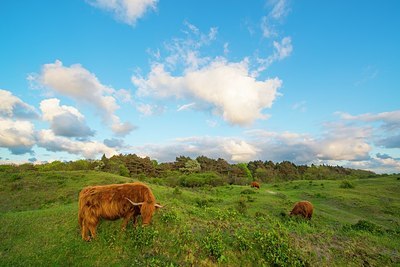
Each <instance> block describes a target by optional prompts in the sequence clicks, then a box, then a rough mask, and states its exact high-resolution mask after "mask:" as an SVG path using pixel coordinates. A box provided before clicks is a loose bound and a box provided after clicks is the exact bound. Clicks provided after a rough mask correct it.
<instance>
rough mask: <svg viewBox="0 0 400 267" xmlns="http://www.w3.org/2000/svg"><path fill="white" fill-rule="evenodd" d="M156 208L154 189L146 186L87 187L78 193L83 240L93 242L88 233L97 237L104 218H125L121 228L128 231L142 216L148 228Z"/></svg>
mask: <svg viewBox="0 0 400 267" xmlns="http://www.w3.org/2000/svg"><path fill="white" fill-rule="evenodd" d="M139 204H140V205H139ZM135 205H136V206H135ZM156 206H157V204H156V200H155V197H154V195H153V193H152V192H151V189H150V188H149V187H148V186H146V185H145V184H143V183H139V182H135V183H128V184H112V185H103V186H89V187H86V188H84V189H82V191H81V192H80V193H79V213H78V221H79V225H80V227H81V234H82V239H84V240H86V241H88V240H90V236H89V232H90V234H91V236H92V237H93V238H95V237H96V227H97V224H98V223H99V220H100V219H101V218H102V219H105V220H116V219H119V218H123V219H124V220H123V222H122V228H123V229H125V228H126V225H127V224H128V222H129V220H131V219H132V218H133V222H134V224H136V217H137V216H139V215H141V216H142V223H143V225H147V224H149V223H150V221H151V218H152V216H153V213H154V210H155V208H156Z"/></svg>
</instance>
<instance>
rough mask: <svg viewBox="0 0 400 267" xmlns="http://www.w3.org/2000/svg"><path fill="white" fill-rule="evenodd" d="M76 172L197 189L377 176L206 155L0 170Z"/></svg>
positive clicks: (120, 158) (58, 163) (123, 157)
mask: <svg viewBox="0 0 400 267" xmlns="http://www.w3.org/2000/svg"><path fill="white" fill-rule="evenodd" d="M1 170H4V171H7V170H8V171H18V170H20V171H76V170H97V171H103V172H109V173H113V174H117V175H120V176H126V177H132V178H137V179H139V180H143V179H152V181H153V183H157V184H162V185H168V186H184V187H199V186H204V185H210V186H219V185H227V184H230V185H232V184H235V185H247V184H249V183H250V182H251V181H259V182H263V183H273V182H284V181H292V180H337V179H360V178H369V177H376V174H375V173H373V172H370V171H365V170H355V169H349V168H344V167H341V166H327V165H320V166H316V165H311V166H306V165H300V166H297V165H296V164H294V163H291V162H289V161H283V162H278V163H274V162H272V161H265V162H263V161H261V160H256V161H250V162H248V163H239V164H230V163H228V162H227V161H226V160H224V159H221V158H219V159H217V160H215V159H211V158H208V157H205V156H200V157H197V158H196V159H191V158H189V157H185V156H180V157H177V158H176V160H175V161H174V162H167V163H158V162H157V161H156V160H151V159H150V158H149V157H144V158H142V157H139V156H137V155H135V154H128V155H117V156H113V157H111V158H106V156H105V155H103V157H102V158H101V160H77V161H70V162H61V161H53V162H51V163H47V164H41V165H33V164H28V163H27V164H22V165H19V166H16V165H3V166H0V171H1Z"/></svg>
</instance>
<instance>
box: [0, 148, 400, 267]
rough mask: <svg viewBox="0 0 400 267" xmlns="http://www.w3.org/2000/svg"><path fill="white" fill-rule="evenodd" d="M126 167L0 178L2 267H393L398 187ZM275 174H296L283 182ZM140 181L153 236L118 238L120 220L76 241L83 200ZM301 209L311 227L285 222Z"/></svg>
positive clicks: (98, 165) (108, 163)
mask: <svg viewBox="0 0 400 267" xmlns="http://www.w3.org/2000/svg"><path fill="white" fill-rule="evenodd" d="M129 158H132V159H137V158H139V157H136V156H135V155H127V156H117V157H113V158H110V159H106V158H105V157H103V159H102V160H100V161H86V160H85V161H77V162H67V163H64V162H53V163H49V164H44V165H31V164H25V165H20V166H12V165H7V166H0V236H1V237H2V238H1V242H0V266H48V265H56V266H60V265H61V266H64V265H68V266H70V265H82V266H86V265H88V266H93V265H94V266H97V265H105V264H106V265H114V266H115V265H116V266H127V265H128V266H130V265H131V266H210V265H211V266H212V265H222V266H270V265H275V266H308V265H311V266H320V265H325V266H344V265H346V266H363V265H364V266H369V265H371V266H391V265H398V264H400V254H399V248H400V213H399V212H398V211H399V210H400V196H399V192H400V175H381V176H378V175H374V174H372V173H370V172H364V171H356V170H349V169H344V168H341V167H329V166H311V167H305V166H296V165H294V164H291V163H277V164H273V165H272V164H271V163H268V162H266V163H263V162H250V163H248V164H239V165H231V164H228V163H226V161H224V160H221V159H220V160H211V161H210V162H208V163H206V164H205V163H204V162H205V160H204V159H205V158H203V160H201V158H197V159H196V160H192V159H188V158H184V157H179V158H177V160H176V161H175V162H174V163H162V164H157V163H156V162H154V161H151V160H150V159H148V158H145V159H144V160H143V162H145V161H146V162H147V163H149V164H147V163H146V164H147V165H146V164H145V163H143V164H138V162H139V161H138V162H136V163H134V162H135V161H134V160H132V161H130V160H129ZM139 159H140V158H139ZM194 161H196V162H197V163H198V164H200V168H199V166H198V164H196V162H194ZM103 164H104V165H103ZM135 164H136V165H135ZM214 164H215V165H214ZM261 164H262V165H261ZM270 165H271V167H272V166H273V168H271V169H270V170H269V171H271V172H272V170H273V171H274V172H273V173H274V174H275V176H272V175H271V176H268V177H267V178H266V179H262V178H261V177H265V176H262V175H260V174H257V173H263V171H261V170H260V169H264V167H262V166H265V169H266V170H267V171H268V169H267V168H268V167H267V166H270ZM281 165H283V166H291V167H288V168H286V167H285V168H283V166H281ZM150 166H151V167H150ZM221 166H225V167H224V168H222V167H221ZM239 169H240V170H241V171H240V173H242V175H241V176H239V175H237V173H239V171H238V170H239ZM283 169H285V170H286V171H287V170H291V171H292V172H289V171H287V172H286V174H285V175H281V174H280V173H284V172H283ZM145 170H146V171H145ZM257 170H258V171H257ZM295 170H296V171H295ZM317 170H319V171H321V172H317ZM105 171H107V172H105ZM236 171H237V173H236ZM110 172H111V173H110ZM112 172H116V173H117V174H118V175H116V174H112ZM152 172H153V173H152ZM278 173H279V175H281V176H279V175H278ZM344 173H347V174H344ZM294 174H297V175H298V176H294ZM121 175H122V176H121ZM174 175H176V176H174ZM322 175H326V176H325V179H323V178H324V177H323V176H322ZM294 178H296V179H299V180H294ZM137 179H141V180H144V181H145V182H146V183H148V184H149V185H150V187H151V188H152V190H153V192H154V194H155V196H156V198H157V200H158V201H159V202H160V203H162V204H164V205H166V207H165V208H163V209H161V210H160V211H158V212H157V214H156V215H155V216H154V218H153V222H152V224H151V225H150V226H148V227H145V228H142V227H136V228H135V229H134V228H133V227H128V230H127V231H126V232H122V231H121V230H120V224H121V221H120V220H118V221H103V222H101V223H100V225H99V227H98V238H97V239H96V240H94V241H92V242H84V241H82V240H81V237H80V234H79V226H78V223H77V197H78V193H79V191H80V190H81V189H82V188H83V187H84V186H87V185H94V184H111V183H124V182H131V181H135V180H137ZM251 179H257V180H258V181H261V182H262V183H261V188H260V189H259V190H257V189H254V188H250V186H249V185H248V184H247V182H248V180H251ZM317 179H318V180H317ZM336 179H339V180H336ZM240 184H245V185H240ZM298 200H309V201H311V202H312V203H313V204H314V207H315V213H314V216H313V218H312V220H311V221H306V220H302V219H300V218H292V217H288V216H287V214H288V212H289V211H290V209H291V207H292V206H293V204H294V203H295V202H296V201H298Z"/></svg>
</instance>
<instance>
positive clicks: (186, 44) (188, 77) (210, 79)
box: [132, 22, 292, 126]
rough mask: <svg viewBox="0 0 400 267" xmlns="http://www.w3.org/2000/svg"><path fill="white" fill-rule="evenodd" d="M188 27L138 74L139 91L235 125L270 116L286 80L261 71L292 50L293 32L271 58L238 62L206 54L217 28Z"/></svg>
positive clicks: (224, 49)
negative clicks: (264, 75) (145, 71)
mask: <svg viewBox="0 0 400 267" xmlns="http://www.w3.org/2000/svg"><path fill="white" fill-rule="evenodd" d="M185 26H186V28H185V30H184V31H183V32H184V37H183V38H173V39H172V40H171V41H168V42H165V47H164V48H165V50H166V54H165V56H164V57H162V56H161V54H163V53H160V52H159V53H157V57H155V61H153V62H152V65H151V70H150V72H149V73H148V74H147V75H145V76H142V75H139V74H136V75H134V76H132V82H133V84H134V85H135V86H136V87H137V91H136V96H137V97H138V98H140V99H147V100H148V99H150V100H156V101H163V100H165V99H174V100H176V101H177V102H179V104H178V105H179V106H180V107H179V108H178V111H181V110H184V109H187V108H189V107H190V108H192V109H194V110H197V111H206V112H207V113H209V112H211V113H212V114H213V115H217V116H220V117H222V118H223V119H224V120H225V121H227V122H228V123H230V124H234V125H240V126H247V125H251V124H252V123H253V122H254V121H255V120H257V119H266V118H268V115H266V114H265V113H264V112H265V109H267V108H271V106H272V104H273V102H274V101H275V99H276V98H277V96H278V95H279V93H278V89H279V88H280V87H281V86H282V81H281V80H280V79H278V78H268V79H257V76H258V75H259V74H260V72H261V71H263V70H265V68H266V66H267V65H269V64H272V62H274V61H277V60H282V59H283V58H285V57H287V56H289V55H290V53H291V52H292V45H291V39H290V37H285V38H283V39H282V40H281V41H280V42H275V43H274V52H273V54H272V55H271V56H270V57H269V58H267V59H258V60H256V61H255V62H250V59H249V58H248V57H246V58H244V59H243V60H241V61H235V62H232V61H229V60H228V59H227V58H225V57H224V56H218V55H216V56H207V55H206V56H204V55H202V49H203V48H204V47H208V46H210V45H212V43H213V41H215V40H216V38H217V34H218V29H217V28H216V27H212V28H210V29H209V31H208V32H207V33H203V32H201V31H200V30H199V29H198V28H197V27H196V26H194V25H192V24H190V23H189V22H185ZM157 51H159V50H157ZM221 53H222V54H223V53H227V43H224V45H223V47H221ZM254 65H255V66H254ZM254 68H256V69H254ZM186 103H190V106H187V104H186ZM149 107H150V106H142V110H143V113H146V114H151V113H152V112H151V110H150V108H149Z"/></svg>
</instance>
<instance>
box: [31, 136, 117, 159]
mask: <svg viewBox="0 0 400 267" xmlns="http://www.w3.org/2000/svg"><path fill="white" fill-rule="evenodd" d="M37 144H38V145H39V146H41V147H43V148H45V149H47V150H49V151H52V152H58V151H65V152H68V153H71V154H75V155H82V156H83V157H85V158H89V159H92V158H96V157H99V156H100V155H102V154H105V155H106V156H107V157H111V156H113V155H116V154H117V151H116V150H115V149H114V148H111V147H108V146H106V145H105V144H103V143H100V142H97V141H76V140H71V139H69V138H66V137H63V136H56V135H55V134H54V133H53V131H52V130H41V131H39V132H38V133H37Z"/></svg>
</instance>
